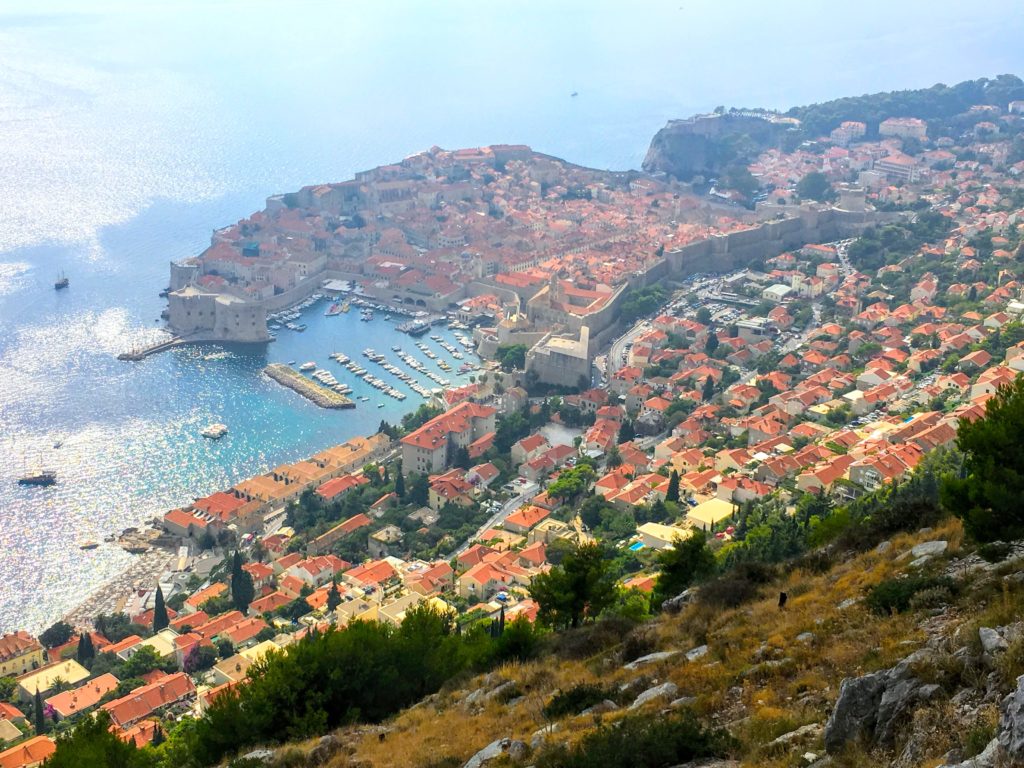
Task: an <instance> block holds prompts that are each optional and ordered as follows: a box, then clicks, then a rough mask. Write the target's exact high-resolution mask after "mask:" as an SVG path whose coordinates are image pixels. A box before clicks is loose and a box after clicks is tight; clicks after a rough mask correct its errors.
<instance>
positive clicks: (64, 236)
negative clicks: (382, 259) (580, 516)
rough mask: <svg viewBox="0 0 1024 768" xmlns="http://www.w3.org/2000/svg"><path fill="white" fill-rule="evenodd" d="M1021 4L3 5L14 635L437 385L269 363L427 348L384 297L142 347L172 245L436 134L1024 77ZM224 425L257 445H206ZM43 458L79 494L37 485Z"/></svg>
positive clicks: (187, 1)
mask: <svg viewBox="0 0 1024 768" xmlns="http://www.w3.org/2000/svg"><path fill="white" fill-rule="evenodd" d="M1021 16H1022V15H1021V13H1020V10H1019V3H1017V2H1011V1H1008V0H991V2H989V3H987V4H986V6H985V9H984V12H979V11H978V9H977V8H975V7H973V6H971V5H970V4H962V3H953V2H934V1H929V2H921V1H916V0H910V1H908V2H901V3H891V2H879V1H878V0H862V2H860V3H854V4H845V5H839V6H837V5H835V4H828V5H826V4H820V3H811V2H804V1H802V0H801V1H797V0H777V1H776V2H771V3H764V2H754V0H707V1H706V2H705V1H701V2H697V1H695V0H675V1H674V2H603V1H602V0H587V2H577V1H575V0H567V1H565V2H563V1H562V0H557V1H554V2H551V1H549V0H524V1H523V2H518V3H493V4H492V3H480V2H470V1H469V0H430V1H429V2H428V0H421V1H419V2H413V1H411V0H406V1H402V0H395V1H394V2H391V1H388V2H369V3H365V2H364V3H356V2H348V1H342V0H329V1H320V2H279V1H278V0H273V1H272V2H271V1H264V0H244V1H242V0H201V1H199V0H180V1H178V2H146V0H131V1H130V2H128V1H126V0H120V1H104V0H96V1H95V2H85V1H84V0H74V2H71V1H70V0H65V1H64V2H50V1H48V0H30V1H26V0H3V1H2V2H0V632H2V631H9V630H13V629H16V628H25V629H28V630H30V631H35V632H38V631H39V630H41V629H43V628H44V627H46V626H47V625H48V624H50V623H52V622H53V621H55V620H56V619H58V618H59V617H60V616H62V615H63V614H64V613H65V612H67V611H68V610H70V609H71V608H73V607H74V606H75V605H77V604H78V603H80V602H81V601H82V599H83V598H84V597H85V596H86V595H87V594H88V593H89V592H90V591H92V590H95V589H96V588H98V587H99V586H100V585H102V584H103V583H104V582H105V581H107V580H109V579H110V578H112V577H113V576H115V575H117V574H118V573H119V572H121V571H122V570H123V569H124V568H125V567H126V565H127V564H128V563H129V562H130V559H131V556H130V555H127V554H126V553H124V552H123V551H121V550H120V549H118V548H117V547H116V546H114V545H109V544H103V545H101V546H100V547H99V548H97V549H95V550H92V551H83V550H81V549H79V544H81V543H82V542H83V541H85V540H97V541H102V539H103V538H104V537H105V536H107V535H109V534H112V533H116V532H118V531H120V530H122V529H123V528H125V527H128V526H137V525H140V524H143V523H144V522H145V521H147V520H149V519H151V518H153V517H154V516H157V515H160V514H161V513H162V512H164V511H166V510H168V509H170V508H173V507H175V506H178V505H182V504H186V503H188V502H190V501H192V500H193V499H194V498H196V497H200V496H203V495H206V494H208V493H210V492H212V491H215V490H218V489H222V488H225V487H228V486H230V485H231V484H233V483H235V482H237V481H238V480H240V479H243V478H245V477H248V476H251V475H253V474H256V473H259V472H261V471H264V470H266V469H267V468H269V467H272V466H276V465H277V464H280V463H283V462H287V461H292V460H295V459H299V458H301V457H304V456H308V455H310V454H312V453H314V452H316V451H318V450H320V449H323V448H324V447H326V446H329V445H333V444H336V443H340V442H343V441H344V440H346V439H347V438H349V437H352V436H353V435H357V434H367V433H370V432H373V431H375V429H376V427H377V425H378V423H379V422H380V421H381V420H382V419H386V420H389V421H392V422H394V421H398V420H399V419H400V418H401V416H402V414H403V413H404V412H406V411H407V410H409V409H410V408H413V407H415V406H416V405H417V404H418V403H419V402H421V400H420V399H419V398H418V397H416V396H410V397H409V398H408V399H407V400H406V401H405V402H404V403H399V402H397V401H395V400H392V399H391V398H388V397H385V396H383V395H381V394H380V393H378V392H377V391H376V390H369V392H367V393H365V395H366V396H371V395H372V396H371V397H370V400H369V401H368V402H362V401H360V402H359V407H357V408H356V409H355V410H351V411H340V412H339V411H325V410H322V409H319V408H316V407H314V406H313V405H311V404H310V403H308V402H306V401H305V400H303V399H302V398H300V397H298V396H297V395H295V394H294V393H292V392H290V391H288V390H285V389H283V388H281V387H280V386H278V385H276V384H274V383H273V382H271V381H269V380H268V379H267V378H266V377H265V376H263V375H261V373H260V371H261V369H262V368H263V366H264V365H265V364H266V363H267V362H272V361H273V362H288V361H292V360H294V361H296V362H297V363H302V362H305V361H307V360H310V361H314V362H316V363H318V364H319V365H320V366H321V367H326V368H328V369H329V370H332V372H335V373H336V375H337V374H340V373H341V369H340V367H338V366H336V365H335V364H333V363H331V362H329V361H328V359H327V356H328V355H329V354H330V353H331V352H335V351H341V352H345V353H346V354H348V355H350V356H358V353H359V351H360V350H361V349H363V348H364V347H367V346H372V347H375V348H376V349H378V350H379V351H383V352H387V351H389V350H390V347H391V346H392V345H393V344H401V345H403V347H404V348H405V349H406V350H407V351H412V350H411V349H410V347H411V340H410V339H408V337H405V336H402V335H401V334H399V333H398V332H397V331H396V330H395V329H394V324H395V323H394V321H391V322H389V321H387V320H385V319H384V318H383V317H382V314H381V313H377V316H376V317H375V319H374V320H373V321H372V322H369V323H362V322H360V321H359V316H358V313H356V312H352V313H349V314H348V315H340V316H338V317H325V316H324V309H325V308H326V305H324V304H322V303H321V304H317V305H315V306H314V307H312V308H310V309H309V310H307V312H306V314H305V315H304V319H303V321H304V322H306V323H307V325H308V329H307V330H306V331H305V332H304V333H294V332H290V331H282V332H281V333H280V335H279V338H278V340H277V341H276V342H275V343H273V344H271V345H270V346H269V347H268V348H267V349H266V351H265V352H261V353H257V354H253V353H245V352H240V351H238V350H230V349H220V348H215V347H203V348H185V349H178V350H175V351H171V352H167V353H164V354H161V355H157V356H155V357H152V358H150V359H147V360H145V361H144V362H141V363H126V362H120V361H118V360H117V359H116V355H117V354H118V353H119V352H122V351H125V350H126V349H129V348H131V347H132V346H133V345H137V344H140V343H142V342H143V341H145V340H147V339H150V338H152V337H153V336H154V335H155V334H156V333H157V332H158V331H157V329H159V328H160V322H159V319H158V318H159V316H160V312H161V310H162V309H163V307H164V302H163V301H162V300H161V299H160V298H159V296H158V292H159V291H160V290H161V289H162V288H164V287H165V286H166V285H167V283H168V264H169V262H170V261H172V260H174V259H180V258H183V257H187V256H190V255H193V254H196V253H198V252H199V251H200V250H202V249H203V248H204V247H205V246H206V245H208V243H209V238H210V234H211V232H212V230H214V229H215V228H218V227H221V226H223V225H225V224H229V223H231V222H234V221H236V220H238V219H239V218H241V217H243V216H246V215H248V214H250V213H252V212H253V211H256V210H259V209H261V208H263V206H264V201H265V199H266V197H267V196H269V195H272V194H275V193H280V192H286V191H290V190H295V189H298V188H299V187H301V186H303V185H306V184H311V183H319V182H330V181H340V180H344V179H347V178H350V177H351V176H352V175H353V173H355V172H356V171H359V170H362V169H366V168H370V167H373V166H376V165H381V164H386V163H390V162H394V161H397V160H400V159H401V158H403V157H405V156H407V155H409V154H412V153H415V152H417V151H420V150H423V149H427V148H429V147H431V146H433V145H438V146H442V147H445V148H458V147H463V146H479V145H483V144H490V143H526V144H529V145H531V146H532V147H534V148H535V149H536V150H539V151H542V152H546V153H549V154H553V155H557V156H560V157H564V158H566V159H568V160H570V161H572V162H575V163H579V164H582V165H588V166H594V167H598V168H611V169H628V168H637V167H639V165H640V163H641V161H642V159H643V156H644V152H645V150H646V147H647V144H648V142H649V141H650V138H651V136H652V135H653V134H654V132H655V131H657V130H658V128H660V127H661V126H662V125H663V124H664V123H665V121H666V120H668V119H670V118H677V117H685V116H688V115H690V114H692V113H695V112H701V111H708V110H711V109H713V108H714V107H716V106H718V105H727V106H765V107H775V108H786V107H789V106H792V105H794V104H801V103H808V102H813V101H821V100H825V99H828V98H832V97H836V96H840V95H849V94H860V93H866V92H873V91H879V90H890V89H897V88H909V87H921V86H928V85H931V84H933V83H935V82H940V81H941V82H946V83H952V82H957V81H959V80H963V79H967V78H975V77H981V76H995V75H997V74H999V73H1002V72H1017V73H1022V72H1024V66H1022V63H1024V62H1022V53H1021V50H1022V49H1021V48H1020V45H1019V40H1020V37H1021V32H1022V31H1024V30H1022V26H1024V25H1022V20H1021ZM59 274H66V275H67V276H68V278H69V280H70V287H69V288H68V289H67V290H65V291H60V292H57V291H55V290H54V288H53V283H54V280H55V279H56V278H57V276H58V275H59ZM448 336H449V338H450V334H448ZM435 351H438V352H439V351H440V350H439V349H438V350H435ZM332 366H333V367H332ZM339 378H341V379H343V380H349V381H350V380H351V379H352V377H351V376H346V375H339ZM452 378H456V377H452ZM463 380H464V377H463ZM361 394H364V393H362V392H361V391H358V390H357V392H356V395H357V396H358V395H361ZM378 404H383V407H377V406H378ZM211 422H223V423H225V424H227V425H228V427H229V429H230V433H229V435H228V436H227V437H225V438H224V439H222V440H220V441H210V440H205V439H203V438H202V437H200V435H199V431H200V429H201V428H202V427H204V426H206V425H207V424H209V423H211ZM57 445H59V446H60V447H55V446H57ZM39 466H46V467H50V468H53V469H55V470H56V471H57V472H58V475H59V482H58V483H57V485H56V486H54V487H52V488H45V489H41V488H24V487H19V486H18V485H17V484H16V479H17V477H18V476H19V475H21V474H22V473H24V472H25V471H29V470H32V469H35V468H37V467H39Z"/></svg>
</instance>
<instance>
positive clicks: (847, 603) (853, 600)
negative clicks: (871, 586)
mask: <svg viewBox="0 0 1024 768" xmlns="http://www.w3.org/2000/svg"><path fill="white" fill-rule="evenodd" d="M859 602H860V598H859V597H848V598H846V599H845V600H843V602H841V603H840V604H839V605H837V606H836V608H838V609H839V610H840V611H845V610H846V609H847V608H852V607H853V606H855V605H856V604H857V603H859Z"/></svg>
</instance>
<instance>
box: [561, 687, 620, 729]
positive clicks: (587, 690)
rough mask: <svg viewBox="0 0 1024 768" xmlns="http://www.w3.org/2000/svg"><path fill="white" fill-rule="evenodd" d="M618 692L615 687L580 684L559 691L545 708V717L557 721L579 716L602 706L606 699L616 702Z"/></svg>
mask: <svg viewBox="0 0 1024 768" xmlns="http://www.w3.org/2000/svg"><path fill="white" fill-rule="evenodd" d="M615 696H616V691H615V688H614V687H613V686H604V685H595V684H594V683H580V684H579V685H574V686H573V687H572V688H570V689H569V690H568V691H559V692H558V693H556V694H555V695H554V696H552V697H551V701H549V702H548V703H547V704H546V705H545V706H544V717H546V718H548V719H549V720H557V719H558V718H560V717H565V716H567V715H578V714H579V713H580V712H582V711H583V710H585V709H587V708H588V707H592V706H594V705H595V704H600V703H601V702H602V701H604V700H605V699H612V700H613V701H614V700H615Z"/></svg>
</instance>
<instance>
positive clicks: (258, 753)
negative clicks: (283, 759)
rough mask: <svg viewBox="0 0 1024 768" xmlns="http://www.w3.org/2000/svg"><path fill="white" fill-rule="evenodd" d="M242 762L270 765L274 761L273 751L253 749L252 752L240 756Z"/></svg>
mask: <svg viewBox="0 0 1024 768" xmlns="http://www.w3.org/2000/svg"><path fill="white" fill-rule="evenodd" d="M242 759H243V760H254V761H255V760H262V761H263V762H264V763H265V764H267V765H270V762H271V761H272V760H273V759H274V750H272V749H254V750H253V751H252V752H246V753H245V754H244V755H242Z"/></svg>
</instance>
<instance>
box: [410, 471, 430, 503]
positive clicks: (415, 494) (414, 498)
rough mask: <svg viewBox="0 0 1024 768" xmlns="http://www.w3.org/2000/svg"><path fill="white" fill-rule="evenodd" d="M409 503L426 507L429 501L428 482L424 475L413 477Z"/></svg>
mask: <svg viewBox="0 0 1024 768" xmlns="http://www.w3.org/2000/svg"><path fill="white" fill-rule="evenodd" d="M409 501H411V502H412V503H413V504H419V505H420V506H421V507H422V506H426V504H427V503H428V502H429V501H430V480H429V479H428V478H427V476H426V475H425V474H416V475H414V476H413V480H412V487H411V488H410V489H409Z"/></svg>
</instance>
